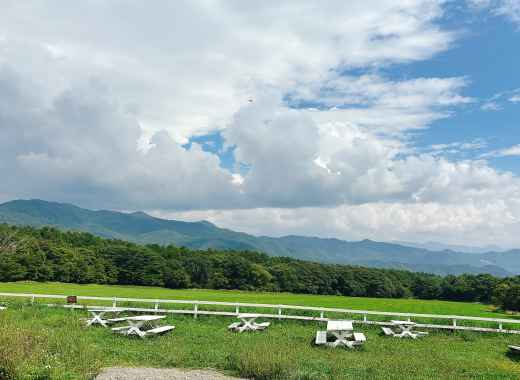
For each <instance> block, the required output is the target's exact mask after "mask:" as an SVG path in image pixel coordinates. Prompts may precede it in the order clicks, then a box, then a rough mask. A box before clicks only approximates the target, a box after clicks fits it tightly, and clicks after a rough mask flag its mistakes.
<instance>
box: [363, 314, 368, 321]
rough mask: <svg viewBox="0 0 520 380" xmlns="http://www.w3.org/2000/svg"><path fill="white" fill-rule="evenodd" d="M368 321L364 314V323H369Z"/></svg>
mask: <svg viewBox="0 0 520 380" xmlns="http://www.w3.org/2000/svg"><path fill="white" fill-rule="evenodd" d="M367 321H368V319H367V315H366V314H363V322H364V323H367Z"/></svg>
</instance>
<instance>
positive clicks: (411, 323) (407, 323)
mask: <svg viewBox="0 0 520 380" xmlns="http://www.w3.org/2000/svg"><path fill="white" fill-rule="evenodd" d="M390 322H392V323H393V324H394V325H398V326H399V325H401V326H415V325H416V324H417V323H415V322H412V321H397V320H393V321H390Z"/></svg>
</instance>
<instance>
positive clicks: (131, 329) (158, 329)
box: [112, 315, 175, 338]
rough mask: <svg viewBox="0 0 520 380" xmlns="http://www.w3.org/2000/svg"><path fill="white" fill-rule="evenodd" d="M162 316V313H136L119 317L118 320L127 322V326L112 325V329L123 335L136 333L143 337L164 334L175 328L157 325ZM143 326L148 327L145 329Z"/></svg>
mask: <svg viewBox="0 0 520 380" xmlns="http://www.w3.org/2000/svg"><path fill="white" fill-rule="evenodd" d="M164 318H165V316H164V315H138V316H135V317H125V318H119V319H120V321H125V322H128V326H121V327H114V328H112V331H113V332H116V333H120V334H123V335H137V336H139V337H141V338H145V337H147V336H152V335H159V334H164V333H165V332H168V331H171V330H173V329H175V326H158V325H157V322H158V321H160V320H161V319H164ZM145 327H150V328H147V329H146V328H145Z"/></svg>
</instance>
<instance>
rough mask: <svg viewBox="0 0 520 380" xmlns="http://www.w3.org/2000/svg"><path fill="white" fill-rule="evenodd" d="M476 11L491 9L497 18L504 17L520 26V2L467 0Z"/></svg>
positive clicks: (513, 0) (512, 0)
mask: <svg viewBox="0 0 520 380" xmlns="http://www.w3.org/2000/svg"><path fill="white" fill-rule="evenodd" d="M466 2H467V3H468V4H469V6H470V7H472V8H473V9H476V10H485V9H489V10H490V11H491V13H492V14H493V15H495V16H504V17H506V18H508V19H509V20H510V21H511V22H513V23H516V24H520V1H519V0H466Z"/></svg>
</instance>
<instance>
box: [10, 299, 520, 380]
mask: <svg viewBox="0 0 520 380" xmlns="http://www.w3.org/2000/svg"><path fill="white" fill-rule="evenodd" d="M85 316H86V314H85V313H84V312H83V311H77V310H76V311H72V310H64V309H55V308H52V309H51V308H47V307H43V306H29V305H23V304H20V303H11V304H10V307H9V309H8V310H6V311H3V312H0V357H1V358H2V359H1V360H0V368H3V371H4V374H7V375H5V376H6V377H5V378H6V379H11V378H12V379H33V380H34V379H91V378H92V377H93V376H94V375H95V374H96V373H97V372H98V371H99V370H100V369H101V368H103V367H109V366H152V367H191V368H208V367H209V368H216V369H219V370H222V371H226V372H228V373H231V374H235V375H241V376H244V377H253V378H255V379H264V380H272V379H293V380H294V379H299V380H302V379H307V380H310V379H323V380H325V379H332V380H334V379H349V378H352V379H434V378H435V379H518V378H520V365H519V364H518V363H517V362H516V361H514V360H512V359H510V358H509V357H507V356H506V348H507V345H508V344H515V343H516V344H520V336H513V335H501V334H479V333H452V332H431V333H430V335H429V336H427V337H426V338H423V339H421V340H399V339H394V338H386V337H382V336H380V335H379V331H378V330H377V329H376V328H372V327H365V326H363V327H358V328H357V329H359V330H361V331H363V332H364V333H365V334H366V335H367V338H368V341H367V342H366V344H365V345H364V346H363V347H362V348H361V349H359V350H346V349H328V348H321V347H314V346H313V345H311V340H312V338H313V336H314V334H315V331H316V330H317V329H323V327H324V324H322V323H317V322H295V321H281V322H279V321H276V320H274V321H272V325H271V326H270V327H269V329H268V330H266V331H265V332H262V333H244V334H235V333H231V332H229V331H228V330H227V325H228V324H229V323H230V322H231V321H233V320H234V319H233V318H224V317H203V316H199V318H198V319H194V318H192V317H189V316H173V317H171V316H170V317H168V320H167V323H171V324H174V325H175V326H176V329H175V331H174V332H173V333H171V334H168V335H165V336H161V337H154V338H149V339H146V340H141V339H139V338H135V339H134V338H128V337H124V336H119V335H113V334H111V333H110V331H109V330H108V329H104V328H88V329H87V328H85V327H83V325H82V324H81V322H80V318H81V317H85ZM0 371H2V369H0ZM0 373H2V372H0ZM8 376H11V377H8ZM0 378H2V377H1V376H0Z"/></svg>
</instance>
